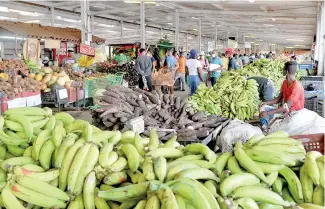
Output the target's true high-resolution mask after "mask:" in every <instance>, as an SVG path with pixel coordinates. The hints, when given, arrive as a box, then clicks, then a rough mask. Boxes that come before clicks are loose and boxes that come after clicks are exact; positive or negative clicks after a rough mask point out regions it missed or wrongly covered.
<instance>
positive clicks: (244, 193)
mask: <svg viewBox="0 0 325 209" xmlns="http://www.w3.org/2000/svg"><path fill="white" fill-rule="evenodd" d="M232 197H234V198H243V197H248V198H252V199H253V200H255V201H260V202H265V203H270V204H274V205H282V206H285V207H289V206H290V204H289V202H287V201H284V200H283V199H282V197H281V196H280V195H278V194H277V193H275V192H272V191H270V190H269V189H266V188H263V187H260V186H243V187H239V188H237V189H235V190H234V191H233V193H232Z"/></svg>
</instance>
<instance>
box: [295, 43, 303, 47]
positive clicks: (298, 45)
mask: <svg viewBox="0 0 325 209" xmlns="http://www.w3.org/2000/svg"><path fill="white" fill-rule="evenodd" d="M294 47H305V45H301V44H296V45H294Z"/></svg>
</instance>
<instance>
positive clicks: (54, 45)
mask: <svg viewBox="0 0 325 209" xmlns="http://www.w3.org/2000/svg"><path fill="white" fill-rule="evenodd" d="M60 46H61V41H60V40H52V39H45V41H44V48H47V49H59V48H60Z"/></svg>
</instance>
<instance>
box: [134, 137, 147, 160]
mask: <svg viewBox="0 0 325 209" xmlns="http://www.w3.org/2000/svg"><path fill="white" fill-rule="evenodd" d="M134 146H135V148H137V150H138V153H139V154H140V155H141V156H144V155H145V154H146V151H145V150H144V146H143V144H142V137H141V136H140V135H139V134H138V133H136V134H135V136H134Z"/></svg>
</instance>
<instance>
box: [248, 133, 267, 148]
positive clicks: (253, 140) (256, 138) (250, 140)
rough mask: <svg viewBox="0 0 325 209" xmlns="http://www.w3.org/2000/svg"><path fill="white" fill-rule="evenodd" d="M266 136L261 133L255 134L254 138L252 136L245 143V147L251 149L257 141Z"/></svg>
mask: <svg viewBox="0 0 325 209" xmlns="http://www.w3.org/2000/svg"><path fill="white" fill-rule="evenodd" d="M263 138H264V136H263V135H260V136H253V137H252V138H250V139H249V140H248V141H247V142H246V143H245V144H244V147H245V149H249V148H251V147H252V146H253V145H254V144H256V143H257V142H259V141H260V140H261V139H263Z"/></svg>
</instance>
